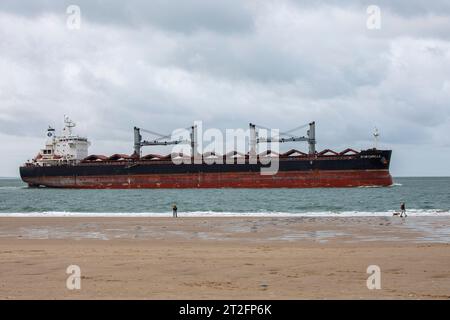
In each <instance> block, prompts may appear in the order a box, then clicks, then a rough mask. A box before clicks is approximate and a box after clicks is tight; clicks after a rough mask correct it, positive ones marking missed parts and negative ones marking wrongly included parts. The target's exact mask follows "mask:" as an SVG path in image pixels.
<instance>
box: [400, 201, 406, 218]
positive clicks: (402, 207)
mask: <svg viewBox="0 0 450 320" xmlns="http://www.w3.org/2000/svg"><path fill="white" fill-rule="evenodd" d="M403 214H405V217H407V215H406V206H405V203H404V202H402V203H401V204H400V217H403Z"/></svg>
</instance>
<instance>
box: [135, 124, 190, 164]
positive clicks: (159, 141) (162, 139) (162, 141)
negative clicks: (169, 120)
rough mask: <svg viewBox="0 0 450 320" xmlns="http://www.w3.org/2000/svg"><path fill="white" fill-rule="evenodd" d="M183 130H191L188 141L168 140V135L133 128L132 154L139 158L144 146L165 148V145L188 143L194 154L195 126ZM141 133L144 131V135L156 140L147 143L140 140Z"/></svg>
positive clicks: (169, 136)
mask: <svg viewBox="0 0 450 320" xmlns="http://www.w3.org/2000/svg"><path fill="white" fill-rule="evenodd" d="M183 130H191V133H190V140H185V139H178V140H170V138H171V135H170V134H160V133H158V132H154V131H150V130H147V129H143V128H138V127H134V154H135V155H137V156H138V157H140V156H141V148H142V147H144V146H167V145H174V144H182V143H186V144H187V143H190V144H191V149H192V154H194V151H195V150H197V137H196V136H197V126H196V125H194V126H191V127H187V128H184V129H183ZM141 131H144V132H146V133H149V134H152V135H154V136H157V137H158V138H156V139H154V140H152V141H147V140H142V135H141Z"/></svg>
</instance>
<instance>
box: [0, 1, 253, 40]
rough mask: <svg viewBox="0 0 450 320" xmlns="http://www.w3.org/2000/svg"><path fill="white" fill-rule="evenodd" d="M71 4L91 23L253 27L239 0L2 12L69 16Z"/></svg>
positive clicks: (25, 7)
mask: <svg viewBox="0 0 450 320" xmlns="http://www.w3.org/2000/svg"><path fill="white" fill-rule="evenodd" d="M69 5H78V6H79V7H80V9H81V14H82V17H83V18H85V19H87V20H88V21H90V22H91V23H99V24H107V25H108V24H109V25H123V26H129V27H139V26H141V25H155V26H158V27H160V28H163V29H166V30H168V31H175V32H181V33H190V32H194V31H197V30H202V29H208V30H213V31H217V32H221V33H234V32H248V31H249V30H251V29H252V26H253V21H252V16H251V13H250V11H249V10H248V7H247V6H246V5H245V3H244V2H242V1H239V0H229V1H209V0H184V1H175V0H173V1H170V0H152V1H146V0H131V1H118V0H116V1H102V0H78V1H72V0H63V1H58V2H55V1H48V0H35V1H20V2H19V1H14V0H5V1H2V2H1V4H0V10H1V11H5V12H12V13H15V14H20V15H28V16H35V15H40V14H45V13H54V14H58V15H61V16H65V15H66V8H67V7H68V6H69Z"/></svg>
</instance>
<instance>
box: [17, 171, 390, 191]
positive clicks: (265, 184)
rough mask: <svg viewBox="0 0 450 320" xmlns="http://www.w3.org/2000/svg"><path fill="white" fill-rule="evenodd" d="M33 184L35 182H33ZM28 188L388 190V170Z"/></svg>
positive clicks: (99, 179) (52, 180)
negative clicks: (337, 188)
mask: <svg viewBox="0 0 450 320" xmlns="http://www.w3.org/2000/svg"><path fill="white" fill-rule="evenodd" d="M34 180H35V181H34ZM26 182H27V183H28V184H29V185H30V186H33V185H36V186H39V185H45V186H47V187H53V188H77V189H139V188H153V189H156V188H170V189H173V188H321V187H323V188H330V187H341V188H342V187H361V186H390V185H392V183H393V181H392V177H391V175H390V173H389V170H326V171H324V170H312V171H289V172H284V171H280V172H278V173H277V174H276V175H261V174H260V173H259V172H220V173H211V172H209V173H201V172H200V173H182V174H145V175H113V176H112V175H108V176H47V177H36V178H33V177H28V178H27V179H26Z"/></svg>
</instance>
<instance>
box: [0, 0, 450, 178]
mask: <svg viewBox="0 0 450 320" xmlns="http://www.w3.org/2000/svg"><path fill="white" fill-rule="evenodd" d="M341 2H343V1H287V0H286V1H284V0H277V1H241V0H226V1H217V0H215V1H211V0H183V1H181V0H180V1H167V0H156V1H155V0H152V1H144V0H143V1H93V0H85V1H58V2H57V1H45V0H33V1H16V0H2V1H1V2H0V144H1V146H2V157H1V160H0V161H1V162H0V163H1V166H0V176H17V175H18V167H19V166H20V165H21V164H22V163H23V162H24V161H26V160H27V159H30V158H32V157H33V156H35V155H36V153H37V152H38V150H39V149H40V148H41V147H42V146H43V143H44V141H45V131H46V128H47V126H48V125H52V126H54V127H56V128H57V129H58V130H60V129H61V127H62V122H63V116H64V115H65V114H66V115H69V116H70V117H71V118H72V119H73V120H74V121H76V122H77V131H78V132H79V133H80V134H82V135H86V136H88V137H89V139H90V140H91V141H92V146H91V148H90V153H95V154H113V153H118V152H120V153H131V152H132V147H133V130H132V128H133V126H135V125H136V126H140V127H143V128H148V129H151V130H154V131H158V132H163V133H170V132H171V131H172V129H174V128H179V127H187V126H189V125H190V124H191V123H192V122H193V121H194V120H202V121H203V122H204V126H205V127H216V128H220V129H225V128H247V125H248V123H249V122H255V123H257V124H261V125H264V126H266V127H274V128H280V129H285V130H287V129H290V128H292V127H296V126H298V125H301V124H304V123H307V122H309V121H311V120H315V121H316V122H317V128H316V132H317V139H318V149H324V148H331V149H336V150H343V149H345V148H347V147H354V148H358V149H364V148H370V147H373V145H374V142H373V138H372V133H373V130H374V127H377V128H378V129H379V131H380V145H379V147H382V148H389V149H393V158H392V167H391V169H392V170H391V171H392V174H393V175H395V176H421V175H446V176H449V175H450V169H449V163H450V134H449V133H450V2H449V1H448V0H441V1H417V0H414V1H389V0H384V1H375V0H374V1H345V3H346V4H345V5H344V4H342V3H341ZM71 4H74V5H78V6H79V7H80V9H81V26H80V29H75V30H73V29H69V28H68V27H67V23H66V22H67V18H68V14H67V13H66V9H67V7H68V6H69V5H71ZM372 4H373V5H377V6H379V8H380V9H381V25H380V26H381V28H380V29H368V28H367V19H368V18H369V14H367V11H366V10H367V7H368V6H369V5H372ZM302 134H303V133H302ZM290 147H291V146H285V147H283V146H282V148H290ZM296 147H297V148H299V149H303V150H307V145H304V144H301V145H298V146H296ZM154 151H159V150H154ZM162 151H163V152H164V150H162ZM167 151H168V150H167ZM146 152H148V153H150V152H151V151H150V150H148V149H146Z"/></svg>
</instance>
